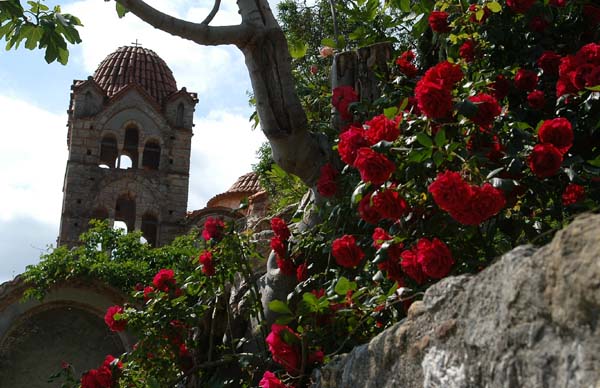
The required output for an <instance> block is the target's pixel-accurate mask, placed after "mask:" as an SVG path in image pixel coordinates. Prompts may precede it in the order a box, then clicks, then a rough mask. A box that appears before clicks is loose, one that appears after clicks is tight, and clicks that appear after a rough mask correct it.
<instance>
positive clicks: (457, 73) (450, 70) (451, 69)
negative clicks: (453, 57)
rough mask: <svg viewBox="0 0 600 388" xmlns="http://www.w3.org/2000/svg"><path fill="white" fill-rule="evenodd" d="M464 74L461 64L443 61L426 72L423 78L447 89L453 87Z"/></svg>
mask: <svg viewBox="0 0 600 388" xmlns="http://www.w3.org/2000/svg"><path fill="white" fill-rule="evenodd" d="M463 76H464V74H463V72H462V70H461V69H460V66H459V65H455V64H452V63H450V62H448V61H443V62H440V63H438V64H437V65H435V66H433V67H432V68H430V69H429V70H427V71H426V72H425V75H424V76H423V78H424V79H425V81H427V82H433V83H434V84H439V85H441V86H442V87H443V88H445V89H448V90H450V89H453V88H454V85H456V83H457V82H458V81H460V80H461V79H462V78H463Z"/></svg>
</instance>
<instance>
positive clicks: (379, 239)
mask: <svg viewBox="0 0 600 388" xmlns="http://www.w3.org/2000/svg"><path fill="white" fill-rule="evenodd" d="M372 238H373V246H374V247H375V248H377V249H379V248H381V245H382V244H383V243H384V242H386V241H388V240H391V239H392V236H390V235H389V234H388V232H386V231H385V229H383V228H379V227H377V228H375V230H374V231H373V236H372Z"/></svg>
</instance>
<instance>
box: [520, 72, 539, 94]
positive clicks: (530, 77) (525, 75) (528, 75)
mask: <svg viewBox="0 0 600 388" xmlns="http://www.w3.org/2000/svg"><path fill="white" fill-rule="evenodd" d="M537 82H538V76H537V74H535V73H534V72H533V71H531V70H526V69H519V70H518V71H517V74H516V75H515V86H516V87H517V89H521V90H524V91H526V92H529V91H531V90H533V89H535V86H536V85H537Z"/></svg>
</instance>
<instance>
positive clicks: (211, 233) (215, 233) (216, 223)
mask: <svg viewBox="0 0 600 388" xmlns="http://www.w3.org/2000/svg"><path fill="white" fill-rule="evenodd" d="M224 227H225V224H224V223H223V220H220V219H218V218H212V217H208V218H207V219H206V221H205V222H204V230H202V238H204V240H206V241H208V240H210V239H213V240H215V241H218V240H220V239H221V238H222V237H223V228H224Z"/></svg>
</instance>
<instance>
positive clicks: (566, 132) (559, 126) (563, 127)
mask: <svg viewBox="0 0 600 388" xmlns="http://www.w3.org/2000/svg"><path fill="white" fill-rule="evenodd" d="M538 136H539V138H540V143H550V144H552V145H554V146H555V147H556V148H558V150H559V151H560V152H561V153H563V154H564V153H565V152H567V151H568V150H569V148H571V146H572V145H573V128H572V127H571V123H570V122H569V120H567V119H565V118H563V117H558V118H555V119H552V120H546V121H544V122H543V123H542V125H541V126H540V130H539V132H538Z"/></svg>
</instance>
